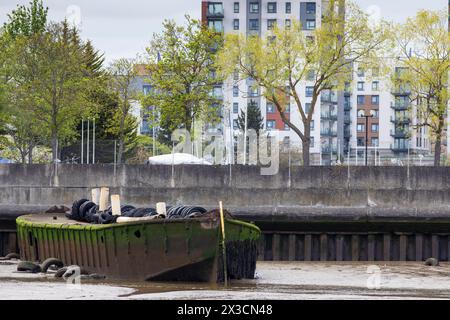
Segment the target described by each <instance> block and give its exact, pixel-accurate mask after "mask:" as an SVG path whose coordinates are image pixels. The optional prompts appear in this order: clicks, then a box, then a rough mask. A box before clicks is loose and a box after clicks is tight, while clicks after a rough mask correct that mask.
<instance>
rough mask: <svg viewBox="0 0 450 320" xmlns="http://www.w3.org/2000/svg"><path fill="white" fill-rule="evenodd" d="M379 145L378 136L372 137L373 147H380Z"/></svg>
mask: <svg viewBox="0 0 450 320" xmlns="http://www.w3.org/2000/svg"><path fill="white" fill-rule="evenodd" d="M378 146H379V140H378V138H372V147H378Z"/></svg>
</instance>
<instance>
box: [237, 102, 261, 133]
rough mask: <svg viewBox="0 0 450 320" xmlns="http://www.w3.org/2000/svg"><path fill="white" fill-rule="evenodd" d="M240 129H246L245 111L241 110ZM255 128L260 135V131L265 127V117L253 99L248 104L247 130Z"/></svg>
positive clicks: (239, 117)
mask: <svg viewBox="0 0 450 320" xmlns="http://www.w3.org/2000/svg"><path fill="white" fill-rule="evenodd" d="M238 128H239V130H241V131H243V130H245V112H244V111H243V110H241V114H240V115H239V116H238ZM250 129H253V130H255V131H256V134H258V135H259V133H260V131H261V130H263V129H264V117H263V116H262V114H261V109H260V108H259V107H258V104H257V103H256V102H255V101H253V100H251V101H250V103H249V104H248V106H247V130H250Z"/></svg>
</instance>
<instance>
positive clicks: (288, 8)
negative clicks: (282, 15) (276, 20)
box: [286, 2, 292, 13]
mask: <svg viewBox="0 0 450 320" xmlns="http://www.w3.org/2000/svg"><path fill="white" fill-rule="evenodd" d="M291 11H292V7H291V3H290V2H286V13H291Z"/></svg>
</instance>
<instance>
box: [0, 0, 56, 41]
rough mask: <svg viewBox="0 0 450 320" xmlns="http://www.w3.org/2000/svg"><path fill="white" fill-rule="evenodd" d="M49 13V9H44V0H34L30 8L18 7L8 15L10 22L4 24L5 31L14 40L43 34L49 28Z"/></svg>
mask: <svg viewBox="0 0 450 320" xmlns="http://www.w3.org/2000/svg"><path fill="white" fill-rule="evenodd" d="M47 13H48V8H46V7H44V5H43V3H42V0H33V1H31V2H30V3H29V6H28V7H26V6H17V9H16V10H13V11H12V13H11V14H8V19H9V21H8V22H6V23H5V24H4V30H5V32H6V33H7V34H8V35H9V36H11V37H12V38H16V37H18V36H24V37H31V36H32V35H35V34H40V33H43V32H44V31H45V28H46V26H47Z"/></svg>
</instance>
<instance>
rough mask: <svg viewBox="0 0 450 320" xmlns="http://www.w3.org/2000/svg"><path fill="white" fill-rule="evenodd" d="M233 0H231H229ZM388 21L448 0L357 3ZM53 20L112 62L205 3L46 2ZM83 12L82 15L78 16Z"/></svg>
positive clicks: (1, 9) (17, 0)
mask: <svg viewBox="0 0 450 320" xmlns="http://www.w3.org/2000/svg"><path fill="white" fill-rule="evenodd" d="M229 1H230V0H229ZM355 1H356V2H357V3H358V4H359V5H360V6H361V7H362V8H364V9H369V8H370V12H374V13H377V12H379V14H380V15H381V16H382V17H383V18H386V19H390V20H394V21H402V20H404V19H405V18H406V17H408V16H411V15H414V14H415V12H416V11H417V10H419V9H432V10H436V9H445V8H446V6H447V0H355ZM28 2H29V0H0V24H3V23H4V22H5V21H6V20H7V16H6V15H7V13H9V12H11V11H12V10H13V9H14V8H15V7H16V6H17V5H18V4H27V3H28ZM44 3H45V5H46V6H48V7H49V16H50V19H51V20H55V21H59V20H62V19H64V17H66V16H69V18H70V17H71V18H72V19H74V20H75V21H78V20H80V19H79V17H81V30H82V35H83V38H86V39H91V40H92V41H93V42H94V45H95V46H96V47H97V48H98V49H100V50H101V51H103V52H104V53H105V55H106V58H107V60H108V61H111V60H112V59H115V58H119V57H133V56H135V55H136V54H137V53H142V52H143V51H144V48H145V47H146V45H147V44H148V42H149V41H150V39H151V37H152V34H153V33H154V32H160V30H161V23H162V22H163V20H164V19H166V18H169V19H175V20H177V21H180V22H182V21H183V19H184V15H185V14H189V15H191V16H192V17H197V18H199V17H200V7H201V5H200V4H201V0H162V1H159V0H44ZM78 13H80V14H78Z"/></svg>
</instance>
